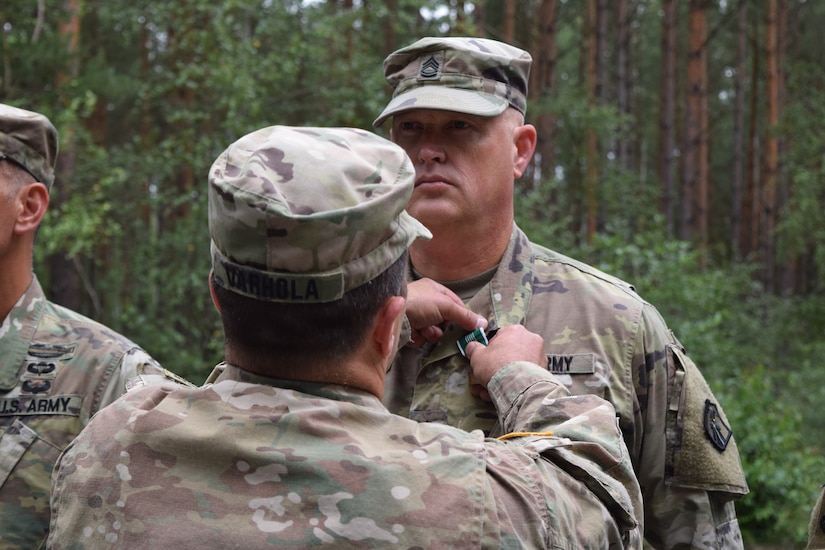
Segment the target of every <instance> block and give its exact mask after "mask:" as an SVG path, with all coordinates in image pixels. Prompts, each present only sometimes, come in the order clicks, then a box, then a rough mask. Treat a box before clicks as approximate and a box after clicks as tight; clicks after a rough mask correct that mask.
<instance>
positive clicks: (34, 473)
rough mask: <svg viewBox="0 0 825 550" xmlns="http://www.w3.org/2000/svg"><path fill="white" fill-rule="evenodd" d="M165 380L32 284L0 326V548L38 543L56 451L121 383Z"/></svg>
mask: <svg viewBox="0 0 825 550" xmlns="http://www.w3.org/2000/svg"><path fill="white" fill-rule="evenodd" d="M167 374H168V373H165V371H164V370H163V369H162V368H161V367H160V366H159V365H158V364H157V363H156V362H155V360H154V359H152V358H151V357H149V355H147V354H146V353H145V352H144V351H143V350H141V349H140V348H138V347H137V346H136V345H135V344H133V343H132V342H130V341H129V340H127V339H126V338H124V337H123V336H121V335H119V334H117V333H115V332H113V331H112V330H110V329H108V328H106V327H104V326H103V325H101V324H99V323H96V322H94V321H92V320H90V319H87V318H86V317H83V316H81V315H79V314H77V313H74V312H73V311H70V310H68V309H65V308H63V307H60V306H58V305H56V304H53V303H51V302H49V301H48V300H46V297H45V296H44V294H43V290H42V289H41V287H40V284H39V282H38V281H37V278H36V277H33V279H32V283H31V285H30V286H29V288H28V289H27V290H26V292H25V293H24V294H23V296H22V297H21V298H20V300H19V301H18V302H17V304H16V305H15V306H14V308H13V309H12V310H11V312H9V315H8V316H7V317H6V319H5V320H4V321H3V322H2V324H0V548H4V549H5V548H24V549H26V550H30V549H32V548H37V547H38V546H39V545H40V544H42V543H43V542H44V541H45V539H46V534H47V531H48V526H49V490H50V483H51V481H50V476H51V472H52V468H53V466H54V463H55V461H56V460H57V456H58V454H59V453H60V451H62V450H63V449H64V448H65V447H66V445H68V443H69V442H70V441H71V440H72V439H73V438H74V437H75V436H76V435H77V434H78V433H79V432H80V430H81V429H83V426H85V425H86V423H87V422H88V421H89V419H90V418H91V416H92V415H93V414H94V413H96V412H97V411H98V410H100V409H101V408H102V407H103V406H104V405H107V404H109V403H111V402H112V401H114V400H115V399H117V397H119V396H120V395H121V394H123V392H124V391H125V389H126V381H127V380H129V379H132V378H135V377H138V376H143V377H149V378H151V377H154V376H157V375H162V376H164V377H165V376H167ZM169 376H171V375H169Z"/></svg>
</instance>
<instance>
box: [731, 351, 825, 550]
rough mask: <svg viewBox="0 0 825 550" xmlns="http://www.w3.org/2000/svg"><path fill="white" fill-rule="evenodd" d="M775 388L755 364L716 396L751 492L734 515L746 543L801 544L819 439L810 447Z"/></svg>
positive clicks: (819, 465)
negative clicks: (736, 447) (720, 402)
mask: <svg viewBox="0 0 825 550" xmlns="http://www.w3.org/2000/svg"><path fill="white" fill-rule="evenodd" d="M796 374H797V373H794V372H791V373H787V374H786V376H787V377H790V378H794V377H795V376H796ZM776 383H777V379H776V377H775V376H773V375H772V374H771V373H770V372H769V371H768V370H766V369H765V368H764V367H762V366H761V365H760V366H755V367H751V368H747V369H743V370H742V371H740V372H739V373H738V375H737V376H736V378H735V379H731V380H729V381H728V382H727V384H726V387H725V390H724V391H722V392H720V397H722V398H723V399H724V401H725V403H726V407H725V410H726V412H727V414H728V420H729V421H730V422H731V424H732V425H733V426H735V427H736V431H735V434H734V436H735V437H736V442H737V445H738V447H739V453H740V456H741V458H742V463H743V464H744V466H745V471H746V474H747V479H748V485H749V486H750V490H751V492H750V494H748V495H746V496H745V497H743V498H742V499H741V500H739V501H737V503H736V513H737V517H738V518H739V523H740V525H741V526H742V527H743V535H744V536H745V539H746V542H749V543H760V544H769V543H773V544H778V543H782V544H789V543H794V544H798V545H804V543H805V541H806V540H807V520H808V518H809V517H810V514H811V510H812V509H813V506H814V503H815V502H816V498H817V496H818V489H819V487H820V485H821V484H822V472H823V471H825V456H823V453H822V448H821V447H819V444H820V442H821V439H819V440H817V441H816V444H814V445H812V443H811V441H810V439H808V438H807V437H805V436H804V435H803V433H804V430H802V427H803V418H802V414H800V412H799V410H798V409H797V408H796V407H793V406H789V403H783V400H780V399H778V396H779V395H780V394H781V392H780V391H778V389H777V384H776Z"/></svg>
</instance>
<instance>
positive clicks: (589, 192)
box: [585, 0, 601, 243]
mask: <svg viewBox="0 0 825 550" xmlns="http://www.w3.org/2000/svg"><path fill="white" fill-rule="evenodd" d="M600 2H601V0H589V1H588V10H587V97H588V104H589V105H590V107H591V108H593V107H595V106H596V104H597V102H598V98H599V93H600V82H599V53H600V52H599V36H598V32H599V12H600V10H599V4H600ZM598 139H599V138H598V134H597V133H596V130H595V129H594V128H592V127H591V128H589V129H588V131H587V153H586V160H585V162H586V167H587V168H586V172H585V202H586V210H587V230H586V231H587V233H586V237H587V242H588V243H592V242H593V238H594V237H595V235H596V226H597V221H598V201H597V198H596V185H597V183H598V178H599V169H598V162H599V141H598Z"/></svg>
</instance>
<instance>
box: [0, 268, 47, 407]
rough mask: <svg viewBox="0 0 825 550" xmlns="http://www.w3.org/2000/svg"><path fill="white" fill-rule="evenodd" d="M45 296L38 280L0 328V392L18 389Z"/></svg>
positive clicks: (32, 283) (31, 285) (33, 280)
mask: <svg viewBox="0 0 825 550" xmlns="http://www.w3.org/2000/svg"><path fill="white" fill-rule="evenodd" d="M45 306H46V296H45V295H44V294H43V289H42V288H41V286H40V282H39V281H38V280H37V276H36V275H34V274H32V282H31V284H30V285H29V288H27V289H26V291H25V292H24V293H23V295H22V296H20V299H19V300H17V303H16V304H14V307H13V308H11V311H10V312H9V314H8V315H7V316H6V318H5V319H4V320H3V323H2V324H0V392H6V391H9V390H11V389H12V388H14V387H15V386H17V383H18V378H19V376H20V367H21V366H22V365H23V363H24V361H25V359H26V354H27V353H28V350H29V344H31V341H32V339H33V338H34V335H35V333H36V332H37V327H38V325H39V324H40V319H41V317H42V316H43V311H44V309H45Z"/></svg>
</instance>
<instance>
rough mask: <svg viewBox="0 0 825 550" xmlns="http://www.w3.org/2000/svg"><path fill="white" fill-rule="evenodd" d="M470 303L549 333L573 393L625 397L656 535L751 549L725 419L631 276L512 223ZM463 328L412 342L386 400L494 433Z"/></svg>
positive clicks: (669, 541) (497, 319) (505, 321)
mask: <svg viewBox="0 0 825 550" xmlns="http://www.w3.org/2000/svg"><path fill="white" fill-rule="evenodd" d="M467 305H468V307H469V308H470V309H472V310H473V311H474V312H476V313H478V314H480V315H482V316H484V317H486V318H487V320H488V322H489V329H490V330H494V329H496V328H498V327H502V326H506V325H510V324H516V323H519V324H523V325H525V326H526V327H527V328H528V329H530V330H531V331H533V332H536V333H538V334H541V335H542V336H543V338H544V341H545V349H546V354H547V366H548V369H549V370H551V371H552V372H554V373H555V374H556V375H557V377H558V378H559V379H560V380H561V381H562V382H563V383H564V384H565V385H566V386H567V387H568V388H569V389H570V390H571V391H572V393H573V394H575V395H579V394H588V393H590V394H596V395H599V396H601V397H603V398H605V399H606V400H608V401H610V402H611V403H612V404H613V405H614V406H615V408H616V411H617V413H618V415H619V421H620V427H621V430H622V433H623V435H624V438H625V442H626V443H627V447H628V450H629V452H630V456H631V460H632V462H633V465H634V469H635V470H636V472H637V474H638V476H639V482H640V485H641V487H642V494H643V498H644V509H645V513H644V533H645V538H646V540H647V541H648V542H649V543H651V544H652V545H653V546H655V547H657V548H675V547H677V546H679V545H680V544H681V545H684V547H690V548H737V547H740V548H741V547H742V541H741V534H740V530H739V525H738V522H737V521H736V516H735V511H734V508H733V502H732V499H734V498H735V497H737V496H739V495H742V494H746V493H747V492H748V489H747V484H746V482H745V478H744V473H743V471H742V467H741V463H740V460H739V454H738V451H737V448H736V443H735V441H734V439H733V438H729V436H730V432H729V431H728V430H727V429H726V426H727V425H728V424H727V420H726V419H725V416H724V413H723V412H722V409H721V407H720V406H719V405H718V403H717V401H716V399H715V398H714V396H713V394H712V393H711V391H710V389H709V388H708V386H707V384H706V382H705V380H704V378H703V377H702V375H701V374H700V372H699V370H698V369H697V368H696V366H695V365H694V364H693V362H692V361H691V360H690V359H689V358H688V357H687V356H686V355H685V352H684V349H683V348H682V346H681V345H680V344H679V342H678V341H677V340H676V339H675V337H674V336H673V335H672V334H671V332H670V331H669V330H668V328H667V327H666V325H665V323H664V321H663V320H662V318H661V316H660V315H659V313H658V312H657V311H656V310H655V309H654V308H653V307H652V306H651V305H650V304H648V303H646V302H644V301H643V300H642V299H641V298H639V296H638V295H637V294H636V293H635V292H634V291H633V289H632V288H631V287H630V285H628V284H627V283H624V282H622V281H620V280H618V279H616V278H614V277H610V276H608V275H606V274H604V273H602V272H600V271H598V270H596V269H594V268H592V267H590V266H587V265H584V264H582V263H580V262H577V261H575V260H572V259H570V258H567V257H565V256H562V255H560V254H558V253H556V252H553V251H551V250H547V249H545V248H542V247H539V246H536V245H535V244H533V243H531V242H529V240H528V239H527V237H526V236H525V235H524V233H523V232H521V230H519V229H518V228H517V227H514V230H513V235H512V238H511V240H510V244H509V246H508V248H507V250H506V251H505V253H504V256H503V259H502V260H501V262H500V264H499V268H498V269H497V271H496V272H495V274H494V275H493V278H492V280H491V281H490V283H488V284H487V285H486V286H485V287H484V288H483V289H482V290H481V291H479V292H478V293H477V294H476V295H475V296H474V297H473V298H471V299H470V300H469V302H468V303H467ZM463 334H464V333H463V332H455V331H452V330H451V331H447V332H446V333H445V335H444V336H443V337H442V339H441V341H440V342H439V343H438V344H437V345H436V346H433V347H430V348H427V349H424V348H422V349H413V348H403V349H402V351H401V352H400V353H399V356H398V357H397V358H396V361H395V363H394V365H393V367H392V368H391V370H390V372H389V373H388V379H387V384H386V392H385V396H384V402H385V404H386V405H387V407H388V409H389V410H390V411H391V412H393V413H396V414H401V415H403V416H407V417H409V418H412V419H413V420H419V421H433V422H445V423H448V424H450V425H453V426H458V427H460V428H464V429H466V430H473V429H482V430H484V431H486V432H490V433H492V434H493V435H496V434H497V432H498V430H499V429H500V428H498V427H496V426H495V424H496V415H495V411H494V410H493V409H492V407H491V406H490V405H489V403H485V402H483V401H481V400H480V399H478V398H475V397H473V396H472V395H471V393H470V392H469V391H468V373H469V364H468V362H467V360H466V359H465V358H464V357H463V356H462V355H460V354H459V352H458V348H457V346H456V339H457V338H459V337H461V336H463ZM706 424H707V426H708V428H707V430H706V428H705V425H706ZM706 432H707V433H706ZM712 438H713V440H714V441H715V442H716V444H714V442H713V441H712V440H711V439H712ZM728 438H729V439H728ZM717 445H718V446H717Z"/></svg>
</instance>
